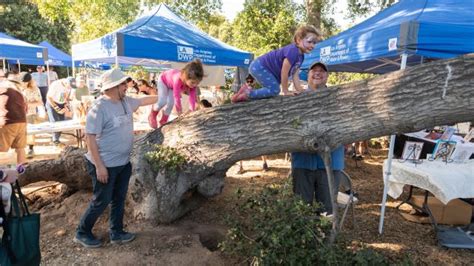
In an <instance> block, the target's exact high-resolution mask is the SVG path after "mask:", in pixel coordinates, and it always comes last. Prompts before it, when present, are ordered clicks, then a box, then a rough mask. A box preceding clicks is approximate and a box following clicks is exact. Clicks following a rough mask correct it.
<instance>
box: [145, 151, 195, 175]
mask: <svg viewBox="0 0 474 266" xmlns="http://www.w3.org/2000/svg"><path fill="white" fill-rule="evenodd" d="M145 159H146V160H147V161H148V163H149V164H150V165H151V168H152V169H153V171H155V172H159V171H162V170H167V171H171V172H177V171H178V170H179V169H181V168H182V166H183V165H184V164H185V163H186V158H185V157H184V156H183V155H181V154H180V153H179V152H178V150H177V149H175V148H172V147H167V146H163V145H158V144H155V145H154V150H153V151H149V152H147V153H145Z"/></svg>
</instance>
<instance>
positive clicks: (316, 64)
mask: <svg viewBox="0 0 474 266" xmlns="http://www.w3.org/2000/svg"><path fill="white" fill-rule="evenodd" d="M315 66H321V67H322V68H323V69H324V71H326V72H328V67H327V66H326V65H325V64H324V63H322V62H318V61H316V62H314V63H313V64H311V66H310V67H309V69H310V70H311V69H313V67H315Z"/></svg>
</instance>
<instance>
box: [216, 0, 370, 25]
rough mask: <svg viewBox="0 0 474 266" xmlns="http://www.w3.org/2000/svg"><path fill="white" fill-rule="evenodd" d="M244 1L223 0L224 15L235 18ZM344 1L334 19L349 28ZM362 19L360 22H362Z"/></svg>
mask: <svg viewBox="0 0 474 266" xmlns="http://www.w3.org/2000/svg"><path fill="white" fill-rule="evenodd" d="M244 1H245V0H222V12H223V13H224V16H226V17H227V19H229V20H230V21H232V20H233V19H234V18H235V15H236V14H237V12H239V11H242V9H244ZM295 2H296V3H303V0H295ZM340 2H343V3H342V4H338V5H336V16H335V17H334V19H335V20H336V23H337V24H339V26H341V28H342V29H347V28H348V27H349V21H347V20H345V19H344V10H347V2H346V1H340ZM362 20H363V19H361V20H360V21H358V22H361V21H362Z"/></svg>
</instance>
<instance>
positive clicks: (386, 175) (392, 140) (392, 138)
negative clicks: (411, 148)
mask: <svg viewBox="0 0 474 266" xmlns="http://www.w3.org/2000/svg"><path fill="white" fill-rule="evenodd" d="M407 59H408V54H406V53H403V54H402V60H401V63H400V69H401V70H403V69H405V68H406V66H407ZM394 149H395V135H391V136H390V146H389V150H388V158H387V168H386V169H387V171H386V172H385V173H384V177H383V184H384V185H383V196H382V208H381V210H380V221H379V234H382V232H383V221H384V218H385V205H386V203H387V191H388V180H389V178H390V175H391V174H392V173H391V170H392V159H393V150H394Z"/></svg>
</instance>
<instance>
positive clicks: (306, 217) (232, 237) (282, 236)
mask: <svg viewBox="0 0 474 266" xmlns="http://www.w3.org/2000/svg"><path fill="white" fill-rule="evenodd" d="M290 188H291V182H290V181H287V182H285V183H282V184H276V185H271V186H267V187H265V188H263V190H261V191H257V190H254V191H247V192H244V191H242V190H241V189H238V190H237V192H236V196H237V198H238V200H237V201H236V202H238V203H237V205H236V208H235V211H233V213H232V215H231V216H230V217H228V218H227V223H228V224H229V226H230V229H229V231H228V233H227V236H226V239H225V240H224V241H223V242H222V243H220V248H221V250H222V251H223V252H225V253H228V254H231V255H237V256H241V257H244V258H245V259H246V260H247V261H248V262H250V264H252V265H281V264H284V265H387V264H388V261H387V260H386V259H385V258H384V257H383V256H381V255H380V254H377V253H376V252H374V251H372V250H370V249H367V248H365V247H363V246H361V247H356V248H351V249H348V248H346V246H347V243H344V241H343V240H341V239H339V240H338V242H336V244H334V245H332V246H330V245H329V244H328V238H329V231H330V228H331V222H330V221H329V220H327V219H325V218H321V217H320V216H317V215H316V212H317V208H318V206H311V205H308V204H305V203H304V202H303V201H302V200H301V199H300V198H299V197H295V196H293V192H292V191H291V189H290ZM239 202H242V203H239Z"/></svg>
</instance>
